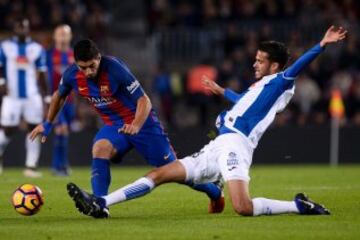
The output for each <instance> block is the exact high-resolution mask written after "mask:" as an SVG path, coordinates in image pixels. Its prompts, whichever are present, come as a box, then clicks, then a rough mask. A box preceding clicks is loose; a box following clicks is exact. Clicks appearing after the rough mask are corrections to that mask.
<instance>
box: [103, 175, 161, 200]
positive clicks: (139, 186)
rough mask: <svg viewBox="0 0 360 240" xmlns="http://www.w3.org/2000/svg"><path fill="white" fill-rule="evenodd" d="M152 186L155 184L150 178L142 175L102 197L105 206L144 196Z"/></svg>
mask: <svg viewBox="0 0 360 240" xmlns="http://www.w3.org/2000/svg"><path fill="white" fill-rule="evenodd" d="M154 187H155V184H154V182H153V181H152V180H151V179H150V178H147V177H142V178H140V179H138V180H136V181H135V182H133V183H131V184H129V185H126V186H125V187H122V188H120V189H118V190H116V191H114V192H112V193H110V194H108V195H106V196H104V197H103V198H104V199H105V201H106V206H107V207H108V206H110V205H113V204H115V203H119V202H123V201H126V200H130V199H133V198H138V197H141V196H144V195H146V194H148V193H149V192H151V190H152V189H153V188H154Z"/></svg>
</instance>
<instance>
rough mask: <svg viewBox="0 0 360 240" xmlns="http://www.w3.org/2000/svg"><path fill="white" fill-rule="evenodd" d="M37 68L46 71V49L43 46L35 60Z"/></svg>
mask: <svg viewBox="0 0 360 240" xmlns="http://www.w3.org/2000/svg"><path fill="white" fill-rule="evenodd" d="M35 66H36V69H37V70H38V71H40V72H46V70H47V66H46V51H45V50H44V49H43V48H41V50H40V55H39V57H38V58H37V59H36V60H35Z"/></svg>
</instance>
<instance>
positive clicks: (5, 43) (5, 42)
mask: <svg viewBox="0 0 360 240" xmlns="http://www.w3.org/2000/svg"><path fill="white" fill-rule="evenodd" d="M12 45H16V42H15V41H14V40H13V39H11V38H8V39H4V40H3V41H2V42H0V46H1V47H2V48H6V47H9V46H12Z"/></svg>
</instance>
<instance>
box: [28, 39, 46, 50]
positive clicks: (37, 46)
mask: <svg viewBox="0 0 360 240" xmlns="http://www.w3.org/2000/svg"><path fill="white" fill-rule="evenodd" d="M26 44H27V45H28V46H29V47H30V48H34V49H36V50H39V51H45V48H44V47H43V46H42V45H41V44H40V43H39V42H37V41H35V40H33V39H30V38H29V39H27V40H26Z"/></svg>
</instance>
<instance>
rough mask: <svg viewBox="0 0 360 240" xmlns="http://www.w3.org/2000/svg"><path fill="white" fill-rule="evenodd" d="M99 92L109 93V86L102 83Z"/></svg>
mask: <svg viewBox="0 0 360 240" xmlns="http://www.w3.org/2000/svg"><path fill="white" fill-rule="evenodd" d="M100 92H101V93H109V92H110V88H109V86H108V85H102V86H100Z"/></svg>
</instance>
